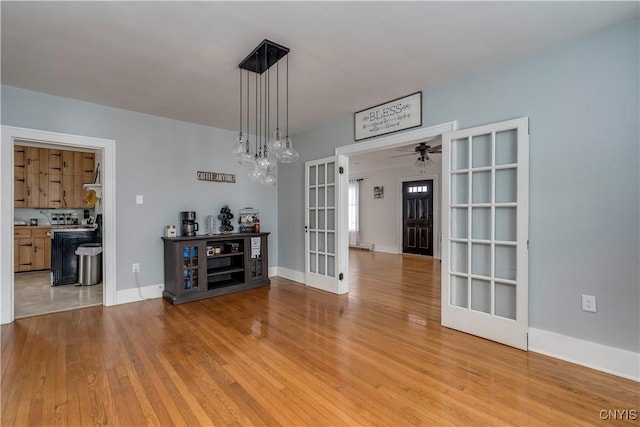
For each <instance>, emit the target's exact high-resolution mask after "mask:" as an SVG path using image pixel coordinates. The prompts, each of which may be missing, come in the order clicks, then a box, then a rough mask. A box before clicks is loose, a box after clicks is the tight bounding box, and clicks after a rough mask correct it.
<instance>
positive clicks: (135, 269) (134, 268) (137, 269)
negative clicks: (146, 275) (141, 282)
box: [131, 262, 140, 273]
mask: <svg viewBox="0 0 640 427" xmlns="http://www.w3.org/2000/svg"><path fill="white" fill-rule="evenodd" d="M131 271H133V272H134V273H139V272H140V264H138V263H137V262H134V263H133V264H132V265H131Z"/></svg>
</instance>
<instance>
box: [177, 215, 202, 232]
mask: <svg viewBox="0 0 640 427" xmlns="http://www.w3.org/2000/svg"><path fill="white" fill-rule="evenodd" d="M180 223H181V224H182V235H183V236H195V235H196V231H198V223H197V222H196V213H195V212H193V211H188V212H180Z"/></svg>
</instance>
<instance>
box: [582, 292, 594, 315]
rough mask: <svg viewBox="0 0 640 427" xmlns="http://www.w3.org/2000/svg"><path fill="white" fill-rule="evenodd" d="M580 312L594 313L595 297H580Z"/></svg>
mask: <svg viewBox="0 0 640 427" xmlns="http://www.w3.org/2000/svg"><path fill="white" fill-rule="evenodd" d="M582 311H590V312H592V313H595V312H596V297H595V296H593V295H582Z"/></svg>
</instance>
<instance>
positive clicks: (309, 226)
mask: <svg viewBox="0 0 640 427" xmlns="http://www.w3.org/2000/svg"><path fill="white" fill-rule="evenodd" d="M339 175H340V174H339V166H338V158H337V157H330V158H326V159H320V160H315V161H311V162H306V165H305V184H306V185H305V189H306V191H305V224H306V226H305V231H306V233H305V234H306V237H305V249H306V250H305V281H306V283H307V285H309V286H314V287H318V288H320V289H324V290H328V291H330V292H337V281H338V280H340V278H339V271H338V270H339V269H338V265H339V264H338V256H337V253H338V237H337V236H338V220H337V219H338V214H337V207H338V195H339V192H338V185H339ZM345 208H346V206H345Z"/></svg>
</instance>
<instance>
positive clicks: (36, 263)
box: [13, 227, 51, 273]
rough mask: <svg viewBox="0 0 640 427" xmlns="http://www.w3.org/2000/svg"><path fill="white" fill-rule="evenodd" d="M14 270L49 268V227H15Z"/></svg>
mask: <svg viewBox="0 0 640 427" xmlns="http://www.w3.org/2000/svg"><path fill="white" fill-rule="evenodd" d="M13 245H14V247H13V249H14V251H13V253H14V263H13V269H14V272H16V273H18V272H22V271H34V270H48V269H50V268H51V227H15V229H14V244H13Z"/></svg>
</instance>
